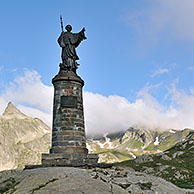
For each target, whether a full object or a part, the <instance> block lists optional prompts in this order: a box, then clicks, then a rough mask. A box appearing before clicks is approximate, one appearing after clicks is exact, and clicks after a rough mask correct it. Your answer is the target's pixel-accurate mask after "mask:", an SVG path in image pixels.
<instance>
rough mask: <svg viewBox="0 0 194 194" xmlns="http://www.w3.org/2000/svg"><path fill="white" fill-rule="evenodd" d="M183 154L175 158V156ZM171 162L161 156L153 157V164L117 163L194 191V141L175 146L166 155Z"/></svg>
mask: <svg viewBox="0 0 194 194" xmlns="http://www.w3.org/2000/svg"><path fill="white" fill-rule="evenodd" d="M180 151H181V152H183V153H182V154H181V155H179V156H177V157H175V158H173V154H175V153H178V152H180ZM165 155H166V156H168V157H169V158H171V160H164V159H162V156H161V155H157V154H155V155H151V157H152V159H153V161H152V162H143V163H136V162H135V160H129V161H124V162H121V163H117V164H116V165H118V166H129V167H132V168H133V169H135V170H137V171H141V172H146V173H149V174H153V175H156V176H160V177H162V178H164V179H166V180H168V181H170V182H172V183H174V184H175V185H177V186H179V187H181V188H187V189H194V140H188V141H186V142H184V143H183V144H177V145H176V146H173V147H172V148H170V149H169V150H167V152H166V153H165Z"/></svg>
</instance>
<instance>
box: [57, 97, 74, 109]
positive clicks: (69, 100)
mask: <svg viewBox="0 0 194 194" xmlns="http://www.w3.org/2000/svg"><path fill="white" fill-rule="evenodd" d="M61 107H63V108H77V97H76V96H61Z"/></svg>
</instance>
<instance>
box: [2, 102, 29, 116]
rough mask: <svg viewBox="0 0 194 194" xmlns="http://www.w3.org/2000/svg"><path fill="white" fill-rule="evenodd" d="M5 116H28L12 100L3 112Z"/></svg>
mask: <svg viewBox="0 0 194 194" xmlns="http://www.w3.org/2000/svg"><path fill="white" fill-rule="evenodd" d="M3 116H4V117H17V118H21V119H22V118H24V117H26V115H25V114H23V113H22V112H21V111H20V110H19V109H17V108H16V107H15V106H14V105H13V104H12V103H11V102H9V103H8V104H7V107H6V109H5V111H4V112H3Z"/></svg>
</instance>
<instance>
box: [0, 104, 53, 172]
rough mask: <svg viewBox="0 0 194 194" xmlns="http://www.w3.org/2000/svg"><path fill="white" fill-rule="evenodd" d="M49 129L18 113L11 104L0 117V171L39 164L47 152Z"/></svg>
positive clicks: (35, 119) (35, 120) (36, 119)
mask: <svg viewBox="0 0 194 194" xmlns="http://www.w3.org/2000/svg"><path fill="white" fill-rule="evenodd" d="M50 141H51V129H50V128H49V127H48V126H47V125H46V124H45V123H44V122H42V121H41V120H40V119H38V118H31V117H28V116H26V115H25V114H23V113H22V112H20V111H19V110H18V109H17V108H16V107H15V106H14V105H13V104H12V103H11V102H10V103H8V106H7V108H6V109H5V111H4V113H3V114H2V116H0V170H4V169H13V168H18V167H19V168H22V167H24V165H25V164H36V163H37V162H39V163H40V159H41V158H40V157H41V153H42V152H45V153H46V152H48V149H49V147H50Z"/></svg>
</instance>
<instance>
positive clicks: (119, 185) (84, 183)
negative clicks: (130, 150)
mask: <svg viewBox="0 0 194 194" xmlns="http://www.w3.org/2000/svg"><path fill="white" fill-rule="evenodd" d="M0 177H1V178H0V193H5V194H11V193H12V194H51V193H52V194H53V193H56V194H59V193H60V194H83V193H85V194H99V193H101V194H109V193H110V194H127V193H128V194H129V193H131V194H164V193H166V194H192V193H194V191H192V190H183V189H180V188H178V187H176V186H175V185H173V184H171V183H169V182H167V181H165V180H163V179H161V178H157V177H154V176H150V175H146V174H144V173H137V172H135V171H134V170H132V169H130V168H115V167H113V168H111V169H99V168H93V169H80V168H71V167H50V168H40V169H33V170H24V171H22V170H12V171H4V172H1V173H0Z"/></svg>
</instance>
